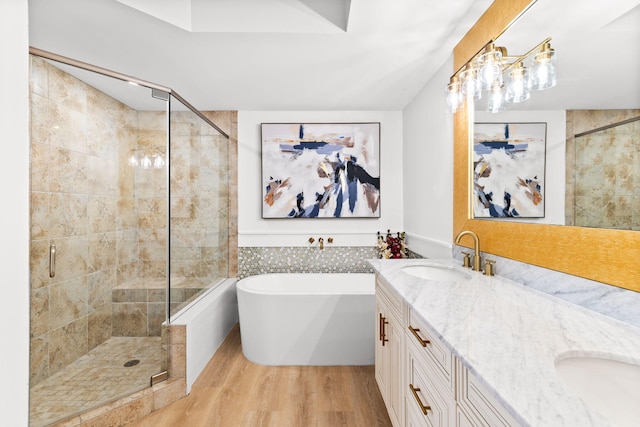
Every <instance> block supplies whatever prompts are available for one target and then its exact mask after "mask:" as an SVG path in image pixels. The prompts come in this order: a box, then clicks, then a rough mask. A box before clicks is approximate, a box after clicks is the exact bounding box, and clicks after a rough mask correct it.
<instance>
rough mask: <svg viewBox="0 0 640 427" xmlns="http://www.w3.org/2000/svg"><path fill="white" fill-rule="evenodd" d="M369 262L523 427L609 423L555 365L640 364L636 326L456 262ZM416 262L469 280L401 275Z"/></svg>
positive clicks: (606, 424) (405, 260)
mask: <svg viewBox="0 0 640 427" xmlns="http://www.w3.org/2000/svg"><path fill="white" fill-rule="evenodd" d="M369 262H370V264H371V265H372V266H373V268H374V269H375V270H376V272H378V273H379V274H380V275H381V276H382V277H383V278H384V279H386V280H387V282H389V283H390V284H391V285H392V287H393V288H394V289H395V290H396V291H397V293H398V294H399V295H400V296H401V297H402V298H403V299H404V300H405V301H406V302H407V303H408V305H409V306H410V307H411V308H412V309H413V310H415V312H416V313H418V315H420V316H421V317H422V319H423V320H424V321H425V322H426V323H427V324H429V325H430V326H431V327H432V328H433V329H434V330H435V331H436V333H438V334H439V335H440V338H441V340H442V341H444V342H445V344H447V345H448V346H449V347H450V348H451V350H452V351H453V353H454V354H455V355H456V356H457V357H458V358H459V359H460V360H461V361H462V363H464V364H465V366H466V367H467V368H468V369H469V371H470V372H471V373H473V375H474V376H476V377H477V378H478V379H479V380H480V381H481V382H482V383H483V384H484V385H485V386H487V388H488V389H489V390H490V391H491V392H492V393H494V397H496V398H497V399H498V401H500V402H502V404H503V406H504V407H505V409H506V410H507V411H509V412H510V413H511V414H512V415H513V417H514V418H515V419H516V420H518V421H519V422H521V423H522V425H530V426H545V427H551V426H562V427H569V426H580V427H588V426H598V427H600V426H610V425H612V424H611V423H610V422H609V421H608V420H607V419H605V418H604V417H603V416H601V415H600V414H599V413H597V412H595V411H593V410H591V409H590V408H589V407H587V406H586V405H585V403H584V402H583V401H582V400H581V399H580V398H578V397H577V396H575V395H573V394H572V393H571V391H570V390H569V389H568V388H567V387H566V386H565V385H564V384H563V383H562V380H561V378H560V377H559V376H558V374H557V373H556V370H555V364H554V362H555V361H556V360H557V359H561V358H564V357H569V356H583V355H584V356H599V357H606V358H612V359H615V360H618V361H623V362H628V363H634V364H640V329H639V328H637V327H634V326H631V325H629V324H626V323H623V322H620V321H618V320H615V319H612V318H610V317H607V316H604V315H602V314H599V313H596V312H593V311H590V310H587V309H585V308H583V307H580V306H578V305H574V304H572V303H569V302H566V301H564V300H561V299H558V298H555V297H553V296H550V295H548V294H545V293H542V292H539V291H536V290H535V289H531V288H528V287H526V286H523V285H520V284H518V283H516V282H513V281H510V280H508V279H505V278H502V277H499V276H494V277H486V276H484V275H482V273H479V272H474V271H472V270H470V269H464V268H462V267H461V265H460V263H459V262H458V261H455V260H450V259H449V260H434V259H402V260H387V259H384V260H370V261H369ZM413 264H418V265H429V264H438V265H446V266H449V267H452V268H454V269H459V270H461V271H464V272H466V273H467V274H469V275H471V279H470V280H462V281H457V282H438V281H432V280H425V279H420V278H418V277H414V276H411V275H409V274H407V273H405V272H403V271H402V267H405V266H407V265H413ZM638 402H640V390H638ZM639 425H640V424H639Z"/></svg>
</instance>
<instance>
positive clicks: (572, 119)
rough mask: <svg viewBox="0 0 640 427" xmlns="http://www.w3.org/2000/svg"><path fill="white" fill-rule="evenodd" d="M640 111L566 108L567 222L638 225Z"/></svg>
mask: <svg viewBox="0 0 640 427" xmlns="http://www.w3.org/2000/svg"><path fill="white" fill-rule="evenodd" d="M637 117H640V110H574V111H567V194H566V223H567V224H568V225H576V226H586V227H601V228H613V229H626V230H640V140H639V139H638V137H637V135H639V134H640V121H635V122H632V123H627V124H622V125H619V126H615V127H612V128H609V129H606V130H602V131H598V132H595V133H592V134H588V135H584V136H580V137H578V138H575V136H574V135H576V134H580V133H583V132H587V131H590V130H593V129H598V128H601V127H603V126H607V125H611V124H615V123H619V122H622V121H624V120H628V119H632V118H637Z"/></svg>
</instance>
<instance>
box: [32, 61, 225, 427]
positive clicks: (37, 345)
mask: <svg viewBox="0 0 640 427" xmlns="http://www.w3.org/2000/svg"><path fill="white" fill-rule="evenodd" d="M31 53H32V55H31V87H30V99H31V189H30V192H31V233H30V243H31V246H30V247H31V276H30V282H31V283H30V286H31V351H30V354H31V361H30V375H31V378H30V425H31V426H46V425H49V424H52V423H55V422H57V421H60V420H63V419H66V418H69V417H72V416H74V415H77V414H79V413H81V412H84V411H86V410H89V409H92V408H96V407H99V406H102V405H104V404H106V403H108V402H110V401H113V400H115V399H118V398H121V397H124V396H127V395H129V394H131V393H133V392H136V391H139V390H141V389H143V388H146V387H149V386H150V383H151V378H152V377H155V378H165V377H166V375H164V374H163V371H165V370H166V366H167V364H166V352H165V351H163V343H162V338H161V337H162V336H163V333H162V332H163V329H164V328H166V326H167V325H168V324H169V323H170V319H171V316H173V315H175V314H176V313H178V311H179V310H181V309H184V308H185V307H188V306H189V304H192V303H193V301H194V300H195V299H197V297H198V296H199V295H201V294H202V293H204V292H206V291H207V290H208V289H210V288H212V287H215V286H216V285H217V284H219V283H221V282H222V280H224V279H225V278H226V277H227V276H228V255H229V249H228V211H229V209H228V191H229V190H228V170H229V166H228V151H227V150H228V136H227V135H226V134H225V133H224V132H223V131H221V130H220V129H219V128H218V127H217V126H216V125H215V124H214V123H213V122H212V121H211V120H210V119H209V118H208V117H207V116H206V115H205V114H204V113H201V112H199V111H197V110H195V109H194V108H193V107H192V106H191V105H190V104H189V103H188V102H187V101H185V100H184V99H183V98H181V97H180V96H179V95H178V94H177V93H175V91H172V90H171V89H169V88H166V87H162V86H158V85H155V84H152V83H148V82H144V81H141V80H139V79H135V78H131V77H128V76H124V75H122V74H118V73H115V72H112V71H109V70H104V69H101V68H98V67H95V66H92V65H89V64H84V63H81V62H78V61H74V60H71V59H69V58H64V57H61V56H58V55H55V54H51V53H48V52H43V51H39V50H37V49H32V50H31Z"/></svg>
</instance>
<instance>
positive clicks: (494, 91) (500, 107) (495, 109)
mask: <svg viewBox="0 0 640 427" xmlns="http://www.w3.org/2000/svg"><path fill="white" fill-rule="evenodd" d="M506 109H507V106H506V103H505V101H504V93H503V90H502V85H500V84H498V82H495V83H494V84H493V87H492V88H491V93H489V99H488V101H487V111H489V112H490V113H499V112H500V111H504V110H506Z"/></svg>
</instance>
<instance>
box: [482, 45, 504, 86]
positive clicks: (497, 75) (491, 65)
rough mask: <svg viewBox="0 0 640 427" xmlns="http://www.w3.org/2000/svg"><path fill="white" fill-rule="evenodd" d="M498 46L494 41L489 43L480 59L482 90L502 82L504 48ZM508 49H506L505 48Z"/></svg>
mask: <svg viewBox="0 0 640 427" xmlns="http://www.w3.org/2000/svg"><path fill="white" fill-rule="evenodd" d="M503 49H504V48H496V47H495V46H494V45H493V43H491V44H489V45H488V46H487V47H486V49H485V52H486V53H484V54H482V55H481V56H480V58H479V59H478V64H479V67H480V71H479V73H478V77H479V81H480V84H481V87H480V89H481V90H489V89H492V88H493V84H494V83H496V82H497V83H498V84H500V85H501V84H502V50H503ZM505 50H506V49H505Z"/></svg>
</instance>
